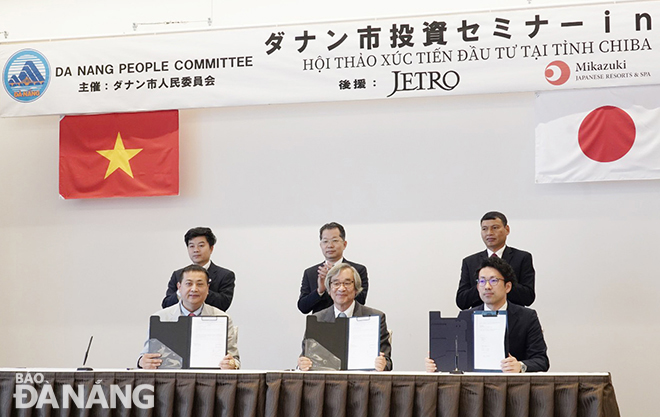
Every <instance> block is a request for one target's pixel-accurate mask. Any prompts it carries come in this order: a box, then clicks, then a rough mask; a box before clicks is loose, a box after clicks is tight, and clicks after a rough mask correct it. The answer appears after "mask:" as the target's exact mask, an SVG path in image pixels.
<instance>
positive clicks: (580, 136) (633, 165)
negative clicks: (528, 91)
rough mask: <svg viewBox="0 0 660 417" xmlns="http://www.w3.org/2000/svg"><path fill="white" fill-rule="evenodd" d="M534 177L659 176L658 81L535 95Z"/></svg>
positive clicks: (551, 179) (575, 179) (570, 179)
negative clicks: (631, 85) (639, 85)
mask: <svg viewBox="0 0 660 417" xmlns="http://www.w3.org/2000/svg"><path fill="white" fill-rule="evenodd" d="M535 109H536V182H537V183H556V182H578V181H615V180H641V179H658V178H660V86H643V87H619V88H599V89H586V90H564V91H552V92H544V93H538V95H537V98H536V105H535Z"/></svg>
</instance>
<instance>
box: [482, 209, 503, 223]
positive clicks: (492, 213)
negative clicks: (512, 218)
mask: <svg viewBox="0 0 660 417" xmlns="http://www.w3.org/2000/svg"><path fill="white" fill-rule="evenodd" d="M497 219H500V220H502V226H506V224H507V223H508V222H507V220H506V216H505V215H504V214H503V213H500V212H499V211H489V212H488V213H486V214H484V215H483V216H482V217H481V220H480V221H479V224H481V223H482V222H483V221H484V220H497Z"/></svg>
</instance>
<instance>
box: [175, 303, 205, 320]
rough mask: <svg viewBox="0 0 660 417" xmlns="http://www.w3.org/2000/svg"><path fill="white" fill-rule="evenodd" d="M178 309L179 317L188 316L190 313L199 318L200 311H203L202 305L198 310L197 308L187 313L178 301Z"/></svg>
mask: <svg viewBox="0 0 660 417" xmlns="http://www.w3.org/2000/svg"><path fill="white" fill-rule="evenodd" d="M179 308H180V309H181V315H182V316H189V315H190V313H193V314H194V315H196V316H201V315H202V310H204V304H202V306H201V307H200V308H198V309H197V310H195V311H188V310H187V309H186V308H185V307H184V306H183V303H182V302H181V301H179Z"/></svg>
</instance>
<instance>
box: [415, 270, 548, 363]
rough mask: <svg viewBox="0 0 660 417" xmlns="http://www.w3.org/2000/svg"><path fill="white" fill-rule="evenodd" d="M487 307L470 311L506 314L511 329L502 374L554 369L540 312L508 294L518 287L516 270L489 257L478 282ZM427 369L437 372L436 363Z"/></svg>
mask: <svg viewBox="0 0 660 417" xmlns="http://www.w3.org/2000/svg"><path fill="white" fill-rule="evenodd" d="M475 284H476V287H477V289H478V291H479V297H480V298H481V300H482V301H483V304H482V305H480V306H477V307H475V308H473V309H471V310H469V311H474V310H484V311H498V310H499V311H506V313H507V330H506V335H505V337H504V351H505V352H506V355H507V357H506V358H503V359H502V362H501V368H502V372H516V373H518V372H545V371H547V370H548V369H549V368H550V360H549V359H548V355H547V350H548V348H547V346H546V344H545V339H544V338H543V330H542V329H541V323H540V322H539V318H538V316H537V315H536V311H534V310H532V309H531V308H527V307H523V306H520V305H517V304H514V303H512V302H510V301H508V299H507V294H509V292H510V291H511V289H512V288H513V287H515V286H516V285H517V284H516V276H515V273H514V272H513V268H511V266H510V265H509V264H508V263H506V261H504V260H503V259H500V258H495V257H492V258H486V259H484V260H483V261H482V263H481V268H480V269H479V273H478V278H477V279H476V280H475ZM426 370H427V371H428V372H435V371H436V370H437V368H436V365H435V362H434V361H433V360H432V359H429V358H426Z"/></svg>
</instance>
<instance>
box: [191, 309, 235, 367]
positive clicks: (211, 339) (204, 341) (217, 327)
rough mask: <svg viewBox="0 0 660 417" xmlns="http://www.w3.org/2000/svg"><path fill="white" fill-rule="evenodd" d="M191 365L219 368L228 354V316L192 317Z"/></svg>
mask: <svg viewBox="0 0 660 417" xmlns="http://www.w3.org/2000/svg"><path fill="white" fill-rule="evenodd" d="M190 333H191V334H190V367H191V368H218V367H219V366H220V361H222V358H223V357H224V356H225V355H226V354H227V317H208V316H206V317H205V316H202V317H192V326H191V332H190Z"/></svg>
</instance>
